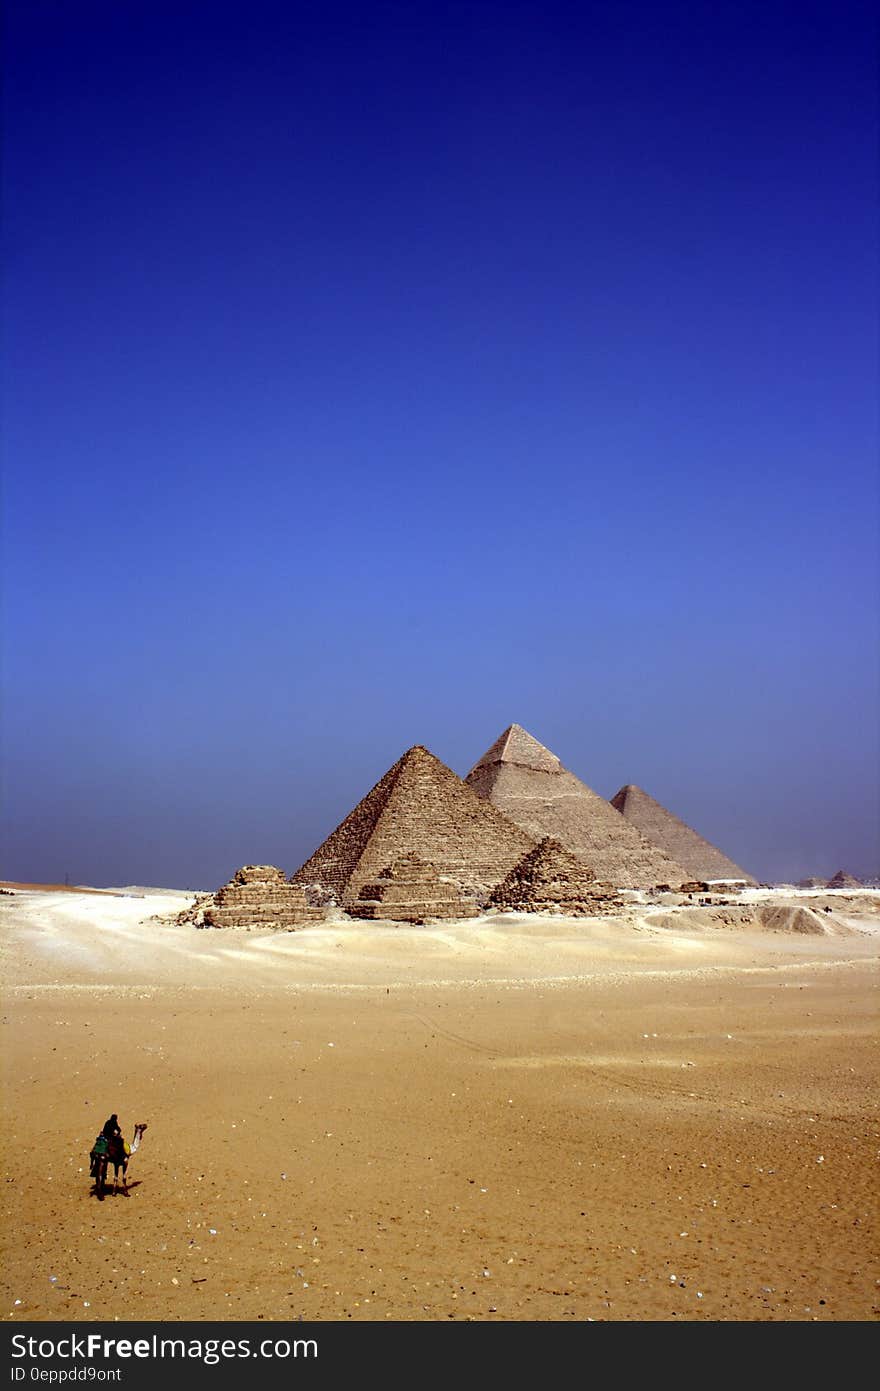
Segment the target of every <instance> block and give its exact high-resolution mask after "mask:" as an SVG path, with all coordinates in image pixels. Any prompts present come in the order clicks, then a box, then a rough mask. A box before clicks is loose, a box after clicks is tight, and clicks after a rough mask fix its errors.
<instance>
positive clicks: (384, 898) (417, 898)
mask: <svg viewBox="0 0 880 1391" xmlns="http://www.w3.org/2000/svg"><path fill="white" fill-rule="evenodd" d="M348 911H349V913H350V914H351V916H352V917H353V918H390V919H391V920H392V921H393V922H411V923H425V922H430V921H432V920H433V919H435V918H473V917H476V914H477V905H476V902H475V900H474V899H472V898H467V897H465V896H464V895H463V894H462V893H461V892H460V891H459V889H458V888H457V886H456V885H455V884H453V883H450V881H449V880H447V879H441V878H440V875H439V874H438V873H437V869H436V867H435V866H434V865H432V864H428V863H427V862H426V861H425V860H422V859H420V858H419V856H418V855H415V854H410V855H404V856H403V857H402V858H401V859H399V860H397V861H395V863H394V864H393V865H389V866H388V867H387V868H386V869H383V870H382V872H381V874H380V875H379V877H378V878H377V880H376V881H375V883H373V884H364V885H363V887H362V888H361V891H360V893H359V895H358V897H357V898H356V899H350V900H349V903H348Z"/></svg>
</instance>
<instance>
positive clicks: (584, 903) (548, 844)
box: [490, 836, 623, 917]
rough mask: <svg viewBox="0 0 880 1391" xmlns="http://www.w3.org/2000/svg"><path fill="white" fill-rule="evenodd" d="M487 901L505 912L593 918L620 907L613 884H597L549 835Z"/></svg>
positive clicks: (515, 868)
mask: <svg viewBox="0 0 880 1391" xmlns="http://www.w3.org/2000/svg"><path fill="white" fill-rule="evenodd" d="M490 902H491V903H492V905H493V907H496V908H503V909H506V910H508V911H514V912H518V913H560V914H563V915H564V916H565V917H584V916H589V917H594V916H595V915H596V914H598V913H609V912H615V911H617V910H618V909H620V908H622V907H623V899H622V898H621V895H620V894H619V893H618V892H617V891H616V889H615V888H614V887H613V885H611V884H602V883H599V882H598V880H597V879H596V878H595V876H594V874H593V871H592V870H591V869H590V868H589V866H588V865H586V864H585V863H584V861H583V860H581V859H579V858H578V856H577V855H572V854H571V852H570V851H568V850H565V849H564V848H563V846H561V845H560V843H559V841H558V840H553V839H552V838H551V837H550V836H546V837H545V838H544V840H542V841H541V842H540V844H539V845H537V846H536V847H535V849H534V850H530V851H529V853H528V854H527V855H524V856H523V858H522V859H521V860H520V862H519V864H517V865H515V866H514V867H513V869H512V870H511V871H510V873H509V874H508V875H507V877H506V879H505V880H504V881H503V883H501V884H499V885H498V887H497V889H495V891H494V892H493V894H492V898H491V900H490Z"/></svg>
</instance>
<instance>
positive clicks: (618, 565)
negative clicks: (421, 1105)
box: [0, 0, 880, 888]
mask: <svg viewBox="0 0 880 1391" xmlns="http://www.w3.org/2000/svg"><path fill="white" fill-rule="evenodd" d="M872 11H873V6H871V5H868V4H864V5H863V4H859V3H846V0H844V2H843V3H833V4H832V3H818V4H811V3H798V4H781V3H774V2H773V0H769V3H765V4H761V5H758V4H751V3H746V4H736V5H731V4H726V3H719V4H711V5H709V4H705V5H687V6H686V5H683V4H665V3H662V2H661V3H654V4H650V5H648V4H636V3H632V4H625V3H618V4H607V5H605V4H602V5H599V4H596V5H591V4H577V5H575V4H553V3H549V4H547V3H542V4H518V3H510V4H500V3H486V4H480V3H468V4H461V5H455V4H442V5H441V4H433V3H427V4H416V5H413V4H382V3H377V4H373V5H370V6H353V5H346V4H339V5H336V6H311V5H310V6H305V5H300V4H297V3H295V0H291V3H285V4H280V3H279V4H276V3H271V0H252V3H250V4H248V5H247V6H245V5H237V4H223V3H216V0H215V3H201V0H199V3H190V2H189V0H174V3H164V0H151V3H150V4H149V5H147V4H125V5H119V4H117V3H112V4H111V3H104V2H103V0H95V2H94V3H91V2H90V0H84V3H83V4H81V5H77V6H75V7H71V6H70V5H68V4H65V3H60V2H59V3H54V2H53V3H49V0H28V3H23V2H22V0H10V3H9V5H8V7H7V16H6V35H5V44H6V54H7V59H6V80H5V87H6V92H5V132H6V134H5V141H4V151H3V178H4V185H5V187H4V205H5V209H6V211H5V232H4V246H5V250H4V265H5V285H4V301H5V312H4V333H5V347H4V359H5V370H4V382H5V390H4V417H5V428H4V463H3V494H2V504H3V556H4V560H3V566H4V568H3V592H2V605H3V609H2V629H3V682H4V690H5V695H4V711H3V719H2V736H3V764H4V786H3V794H4V811H5V817H6V824H5V832H4V853H3V858H2V864H0V872H2V873H3V874H4V875H5V876H6V877H8V878H13V879H39V880H55V879H60V878H63V877H64V875H65V874H69V876H70V878H71V880H72V881H74V882H83V883H97V884H119V883H153V884H163V885H168V886H179V887H206V888H207V887H214V886H215V885H216V884H218V883H220V882H221V881H223V880H225V879H226V878H228V877H229V875H230V874H231V873H232V871H233V870H234V869H235V868H236V867H237V866H238V865H240V864H242V863H246V862H249V861H259V862H271V863H276V864H279V865H281V866H282V867H284V868H285V869H287V870H294V869H296V868H297V867H298V865H299V864H300V863H301V862H302V861H303V860H304V859H305V858H306V857H307V855H308V854H310V853H311V851H312V850H313V849H314V848H315V847H316V845H317V844H318V843H319V842H320V841H321V840H322V839H323V838H324V836H325V835H326V834H327V833H328V832H329V831H330V830H331V829H332V828H333V827H334V826H335V825H336V823H337V822H338V821H339V820H340V819H341V818H342V816H343V815H344V814H345V813H346V812H347V811H348V810H349V809H350V808H351V806H353V805H354V803H355V802H356V801H357V800H358V799H359V798H360V797H361V796H362V795H363V794H364V793H365V792H366V791H367V790H368V789H369V788H370V787H371V786H372V785H373V784H374V783H375V782H376V780H377V779H378V778H379V776H380V775H381V774H382V773H383V772H384V771H385V769H386V768H387V767H388V766H389V765H390V764H391V763H392V762H393V761H394V760H395V759H396V758H397V757H399V755H400V754H401V753H402V752H403V750H404V749H405V748H407V747H408V746H410V745H411V744H414V743H424V744H426V745H427V746H428V747H429V748H431V749H432V750H433V751H434V752H435V753H436V754H437V755H438V756H439V757H440V758H442V759H443V760H444V762H446V763H448V764H449V765H450V766H451V767H453V768H454V769H455V770H456V771H457V772H459V773H461V774H464V773H466V772H467V771H468V769H469V768H470V767H471V765H472V764H473V763H474V762H475V761H476V760H477V759H478V758H479V756H480V755H481V754H482V752H483V751H484V750H485V748H486V747H487V746H488V745H489V744H490V743H491V742H492V741H493V740H494V739H495V738H496V737H497V735H498V734H499V733H500V732H501V730H502V729H503V728H504V727H505V726H506V725H507V724H509V723H510V722H511V721H517V722H519V723H520V724H523V725H525V727H526V728H528V729H529V730H530V731H531V732H532V733H533V734H534V735H535V736H536V737H537V738H538V739H540V740H541V741H542V742H543V743H545V744H547V745H548V746H549V747H551V748H552V749H553V750H554V751H555V752H556V753H557V754H558V755H559V756H560V758H561V759H562V760H563V762H564V763H565V764H566V765H567V766H568V767H570V768H571V769H572V770H573V771H574V772H576V773H577V774H578V775H579V776H581V777H582V778H583V779H584V780H585V781H586V782H587V783H588V784H589V785H590V786H592V787H593V788H594V789H595V790H596V791H598V792H600V793H602V794H603V795H605V796H609V797H610V796H611V795H613V793H614V792H615V791H616V790H617V788H618V787H619V786H620V785H621V784H622V783H625V782H636V783H639V784H641V785H642V786H643V787H645V788H646V790H647V791H649V792H650V793H651V794H652V795H653V796H655V797H657V798H658V799H659V800H660V801H662V802H664V803H666V804H667V805H668V806H669V807H670V808H671V809H672V810H673V811H675V812H676V813H677V814H678V815H679V816H681V817H682V818H683V819H685V820H687V821H688V822H690V823H691V824H692V825H694V826H695V827H696V828H697V829H698V830H700V831H701V832H702V833H703V834H705V835H706V836H708V837H709V838H710V839H712V840H714V841H716V842H717V843H719V844H721V846H722V847H723V848H724V849H726V850H727V851H728V852H729V853H730V854H731V855H733V857H734V858H735V859H737V860H739V861H740V862H741V863H744V864H745V865H746V866H748V867H749V868H751V869H752V870H753V871H754V872H755V873H756V874H757V875H758V876H759V877H762V878H767V879H776V878H788V877H799V876H800V875H802V874H807V873H826V872H827V873H828V874H830V873H832V872H833V871H834V870H836V869H837V868H839V867H841V866H844V867H846V868H848V869H850V870H852V871H853V872H855V873H857V874H863V875H867V874H876V873H878V872H880V852H878V840H880V814H878V781H880V779H878V764H880V754H878V720H877V714H878V707H880V699H878V695H880V681H878V651H880V643H878V638H880V617H878V613H880V597H878V595H880V585H878V513H880V509H878V487H877V461H878V409H877V404H878V402H877V381H878V298H877V269H876V266H877V249H878V196H877V193H878V189H877V168H876V149H877V136H878V119H877V97H876V83H875V70H874V54H875V51H876V37H877V36H876V22H875V19H874V16H873V13H872Z"/></svg>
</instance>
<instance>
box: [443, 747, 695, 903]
mask: <svg viewBox="0 0 880 1391" xmlns="http://www.w3.org/2000/svg"><path fill="white" fill-rule="evenodd" d="M465 781H466V782H467V784H468V785H469V786H470V787H472V788H473V789H474V791H475V792H477V793H479V795H480V796H481V797H483V798H485V799H486V800H487V801H488V802H489V803H491V804H492V805H493V806H495V807H497V808H498V809H499V811H503V812H504V814H505V815H506V816H509V817H510V819H511V820H512V821H515V822H516V824H517V825H518V826H520V827H521V828H522V829H523V830H524V831H525V832H527V834H528V835H530V836H532V837H533V838H534V840H535V841H539V840H542V839H543V838H544V837H545V836H550V837H552V838H553V839H554V840H558V841H559V842H560V843H561V844H562V845H563V846H564V848H565V849H566V850H569V851H571V853H572V854H575V855H577V856H579V857H580V858H581V859H582V860H584V861H585V862H586V863H587V864H588V865H589V866H590V868H591V869H592V870H593V871H594V873H595V874H596V875H597V876H598V877H599V878H600V879H603V880H607V881H608V882H609V883H611V884H614V885H615V886H617V887H618V888H650V887H652V886H653V885H654V884H681V883H683V882H684V881H685V880H686V879H690V878H691V877H692V876H691V875H690V874H689V873H688V872H687V871H686V870H685V869H684V868H683V866H682V865H680V864H679V863H677V861H676V860H674V859H673V858H672V856H670V855H668V854H667V853H666V852H665V851H664V850H662V849H660V848H658V847H657V846H656V845H653V844H652V843H651V842H650V841H649V840H647V839H646V838H645V836H643V835H642V833H641V832H640V831H639V830H638V829H637V827H635V826H633V825H632V824H631V822H629V821H628V820H627V819H626V818H625V817H623V816H621V814H620V812H619V811H618V810H617V809H616V807H613V806H612V805H611V804H610V802H606V801H605V798H604V797H599V796H598V795H597V794H596V793H595V792H593V791H592V789H591V788H589V787H587V785H586V783H583V782H581V781H580V779H579V778H576V777H575V776H574V774H573V773H569V772H568V771H567V769H565V768H563V766H562V764H561V763H560V761H559V759H558V758H557V757H556V755H555V754H554V753H551V752H550V750H549V749H546V748H544V745H543V744H539V743H538V741H537V739H534V738H532V736H531V734H529V733H527V731H526V730H524V729H523V728H521V726H520V725H518V724H513V725H511V726H510V728H509V729H506V730H505V731H504V733H503V734H502V735H501V737H500V738H499V739H497V740H496V741H495V743H494V744H493V745H492V747H491V748H490V749H489V750H488V751H487V752H486V753H485V754H484V755H483V757H482V758H481V759H480V761H479V763H477V764H476V765H475V767H473V768H472V769H471V771H470V772H469V773H468V775H467V778H466V779H465Z"/></svg>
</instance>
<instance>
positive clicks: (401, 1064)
mask: <svg viewBox="0 0 880 1391" xmlns="http://www.w3.org/2000/svg"><path fill="white" fill-rule="evenodd" d="M181 901H182V900H181V898H180V897H179V896H178V897H176V898H174V897H171V896H166V897H162V896H157V897H152V898H151V897H147V898H141V899H138V898H133V897H118V898H117V897H108V896H104V895H100V896H99V895H93V896H90V897H86V896H84V895H83V896H80V895H77V894H63V895H62V894H55V895H53V894H48V893H37V892H31V893H29V892H21V893H17V894H15V895H14V896H8V897H4V898H3V899H2V900H0V903H2V915H0V922H2V934H3V935H2V942H3V977H4V982H5V987H4V1002H3V1003H4V1008H3V1060H4V1061H3V1112H4V1124H3V1152H2V1168H3V1178H4V1186H3V1198H4V1203H3V1243H4V1253H3V1274H2V1291H0V1308H2V1310H3V1316H4V1318H5V1319H6V1320H18V1319H21V1320H28V1321H30V1320H57V1319H62V1320H88V1321H95V1320H113V1319H117V1318H118V1319H151V1320H166V1321H173V1320H181V1319H230V1320H236V1319H257V1318H260V1317H263V1318H265V1319H268V1320H281V1319H283V1320H290V1319H291V1318H297V1317H298V1316H300V1315H301V1316H302V1317H303V1318H304V1319H323V1320H342V1319H372V1320H384V1319H406V1320H411V1319H414V1320H434V1321H437V1320H447V1319H479V1320H556V1319H560V1320H562V1319H566V1320H578V1319H588V1318H589V1319H614V1320H672V1319H677V1320H680V1319H685V1320H691V1319H707V1320H733V1319H736V1320H756V1319H757V1320H760V1319H802V1320H810V1319H828V1320H854V1319H874V1318H875V1317H876V1315H877V1309H878V1303H880V1300H878V1295H880V1285H878V1276H880V1270H878V1267H877V1255H878V1235H877V1213H878V1202H877V1198H878V1187H880V1185H878V1176H880V1124H878V1116H877V1096H878V1089H877V1080H878V1078H877V1071H878V1069H877V1022H878V1011H877V1005H878V996H877V983H878V972H877V962H878V952H877V945H878V941H880V937H878V935H877V931H878V917H877V908H878V896H877V895H874V898H873V902H872V901H871V896H870V895H863V896H861V898H860V899H859V904H860V905H861V906H860V907H859V906H858V905H855V906H854V907H853V909H852V911H853V914H854V916H853V918H852V923H853V931H852V935H849V936H827V937H825V936H801V935H797V934H786V933H773V932H764V933H758V932H743V931H738V930H724V929H722V928H718V927H706V926H700V925H699V923H700V919H699V918H696V917H695V918H693V919H692V920H691V921H692V922H693V923H694V924H696V925H693V926H688V921H689V920H688V919H687V916H686V915H681V916H680V917H679V918H678V919H675V920H673V921H672V922H670V921H669V919H668V918H667V919H663V921H664V923H665V925H663V926H657V925H652V918H651V916H650V915H645V914H644V913H642V914H641V915H639V914H635V913H634V914H632V915H630V916H629V917H627V918H624V919H617V920H595V921H589V920H588V921H584V920H580V921H566V920H559V919H556V920H554V919H551V918H540V919H528V920H526V919H523V918H514V917H511V916H509V915H505V916H503V917H502V916H499V917H487V918H480V919H477V920H475V921H472V922H469V923H463V924H444V925H443V926H442V927H440V928H406V929H401V928H393V927H390V926H387V925H381V924H374V923H370V924H352V923H340V924H326V925H321V926H318V927H314V928H308V929H305V930H304V931H302V932H298V933H293V934H265V933H240V932H239V933H234V932H223V931H199V930H197V929H195V928H190V927H182V926H180V925H171V924H169V923H167V922H166V923H162V922H159V921H155V920H151V915H153V914H156V913H160V912H161V913H168V912H170V911H171V910H173V909H174V908H177V907H179V906H180V905H181ZM658 921H659V919H658ZM111 1111H116V1112H118V1114H119V1116H120V1120H121V1122H122V1125H123V1128H124V1130H125V1132H126V1134H127V1135H128V1136H130V1134H131V1131H132V1128H133V1125H134V1123H135V1122H136V1121H147V1122H148V1126H149V1128H148V1130H147V1133H146V1137H145V1140H144V1143H143V1146H142V1148H141V1150H140V1151H139V1153H138V1154H137V1155H136V1156H135V1158H134V1160H133V1161H132V1165H131V1169H130V1173H129V1180H130V1192H129V1195H128V1196H127V1197H125V1196H122V1195H117V1196H112V1195H111V1194H109V1193H108V1195H107V1197H106V1198H105V1200H104V1201H103V1202H99V1201H98V1199H97V1198H96V1196H95V1195H94V1192H93V1186H92V1184H91V1182H90V1180H89V1176H88V1158H87V1156H88V1150H89V1148H90V1146H91V1143H92V1140H93V1138H94V1135H95V1133H96V1132H97V1130H98V1129H99V1128H100V1126H101V1125H102V1123H103V1121H104V1119H105V1118H106V1116H107V1115H108V1114H109V1113H110V1112H111Z"/></svg>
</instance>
